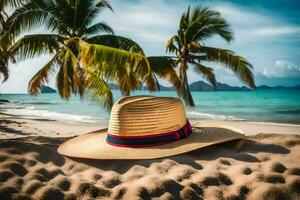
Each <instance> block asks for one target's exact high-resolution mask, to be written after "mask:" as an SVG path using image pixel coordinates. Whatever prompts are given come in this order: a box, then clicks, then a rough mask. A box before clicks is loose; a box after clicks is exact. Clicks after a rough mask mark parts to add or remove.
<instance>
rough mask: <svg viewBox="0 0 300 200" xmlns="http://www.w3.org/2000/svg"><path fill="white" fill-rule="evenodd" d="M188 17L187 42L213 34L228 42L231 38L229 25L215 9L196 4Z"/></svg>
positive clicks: (206, 37)
mask: <svg viewBox="0 0 300 200" xmlns="http://www.w3.org/2000/svg"><path fill="white" fill-rule="evenodd" d="M190 19H191V20H190V22H189V25H188V28H187V29H186V41H187V43H190V42H192V41H197V40H203V39H208V38H211V37H212V36H214V35H219V36H220V37H222V38H223V39H225V40H226V41H228V42H229V41H231V40H232V39H233V32H232V30H231V28H230V25H229V24H228V22H227V21H226V20H225V19H224V18H222V17H221V15H220V13H218V12H216V11H213V10H210V9H208V8H206V7H204V8H203V7H200V6H198V7H195V8H194V9H193V11H192V12H191V16H190Z"/></svg>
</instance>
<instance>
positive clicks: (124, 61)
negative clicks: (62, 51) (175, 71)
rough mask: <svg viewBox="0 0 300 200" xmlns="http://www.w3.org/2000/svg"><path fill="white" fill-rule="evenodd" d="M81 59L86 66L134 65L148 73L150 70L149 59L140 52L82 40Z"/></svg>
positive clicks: (114, 66) (113, 67)
mask: <svg viewBox="0 0 300 200" xmlns="http://www.w3.org/2000/svg"><path fill="white" fill-rule="evenodd" d="M80 47H81V51H80V52H81V56H80V58H81V60H82V61H83V66H84V68H88V67H91V66H93V67H98V66H99V67H101V66H102V65H108V66H110V67H111V69H112V70H113V69H115V68H116V67H118V66H126V65H129V66H134V67H137V68H138V70H139V71H140V72H143V73H144V75H147V74H148V73H149V72H150V66H149V63H148V60H147V59H146V58H145V57H144V56H143V55H140V54H137V53H132V52H129V51H125V50H121V49H116V48H112V47H108V46H104V45H99V44H89V43H86V42H84V41H82V40H80Z"/></svg>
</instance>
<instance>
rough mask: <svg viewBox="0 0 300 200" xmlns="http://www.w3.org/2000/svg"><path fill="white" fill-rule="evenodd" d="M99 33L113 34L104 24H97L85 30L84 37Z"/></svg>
mask: <svg viewBox="0 0 300 200" xmlns="http://www.w3.org/2000/svg"><path fill="white" fill-rule="evenodd" d="M101 32H104V33H109V34H114V31H113V29H112V28H111V27H110V26H109V25H107V24H106V23H104V22H99V23H97V24H94V25H92V26H90V27H89V28H87V29H86V31H85V35H88V36H90V35H95V34H99V33H101Z"/></svg>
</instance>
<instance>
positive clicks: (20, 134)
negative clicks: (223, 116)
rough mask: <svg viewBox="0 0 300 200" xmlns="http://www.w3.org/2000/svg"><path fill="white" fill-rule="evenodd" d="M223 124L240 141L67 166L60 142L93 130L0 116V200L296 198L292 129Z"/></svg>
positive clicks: (298, 161)
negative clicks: (169, 154)
mask: <svg viewBox="0 0 300 200" xmlns="http://www.w3.org/2000/svg"><path fill="white" fill-rule="evenodd" d="M192 124H193V125H194V126H201V124H206V125H207V124H211V125H213V124H223V125H224V124H225V125H228V126H235V127H236V128H239V129H241V130H243V131H244V132H245V134H246V135H247V139H248V140H246V141H238V142H231V143H225V144H222V145H215V146H211V147H208V148H203V149H200V150H197V151H194V152H191V153H188V154H182V155H178V156H173V157H168V158H163V159H154V160H135V161H134V160H132V161H113V160H107V161H100V160H86V159H71V158H67V157H63V156H61V155H59V154H58V153H57V152H56V149H57V148H58V146H59V145H60V144H61V143H63V142H64V141H66V140H67V139H68V138H70V137H72V136H75V135H78V134H82V133H87V132H90V131H94V130H97V129H100V128H104V127H101V126H90V125H76V124H64V123H62V122H57V121H48V120H37V119H35V120H33V119H22V118H18V117H16V116H9V115H1V121H0V136H1V140H0V160H1V165H0V197H1V199H95V198H96V199H299V198H300V190H299V189H300V135H299V134H300V131H299V130H300V127H299V126H296V125H279V124H262V123H260V124H258V123H249V122H229V121H227V122H225V121H209V120H203V121H192Z"/></svg>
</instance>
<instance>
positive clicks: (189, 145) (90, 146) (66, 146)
mask: <svg viewBox="0 0 300 200" xmlns="http://www.w3.org/2000/svg"><path fill="white" fill-rule="evenodd" d="M243 137H244V136H243V135H242V132H241V131H240V130H237V129H234V128H229V127H226V128H225V127H217V126H216V127H193V128H192V127H191V125H190V123H189V122H188V120H187V119H186V115H185V110H184V105H183V103H182V101H181V100H180V99H178V98H173V97H152V96H134V97H124V98H121V99H120V100H119V101H117V102H116V103H115V104H114V106H113V108H112V111H111V116H110V120H109V126H108V129H104V130H99V131H96V132H92V133H88V134H84V135H80V136H78V137H75V138H73V139H71V140H69V141H67V142H65V143H63V144H62V145H61V146H60V147H59V148H58V150H57V151H58V153H60V154H62V155H66V156H70V157H79V158H91V159H153V158H161V157H167V156H172V155H177V154H182V153H186V152H189V151H193V150H196V149H199V148H203V147H206V146H209V145H213V144H218V143H223V142H227V141H231V140H236V139H241V138H243Z"/></svg>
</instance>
